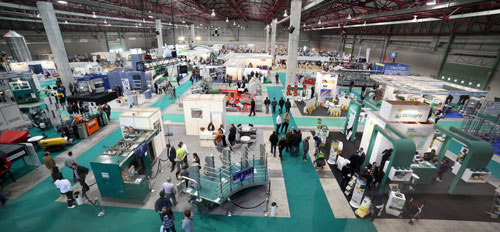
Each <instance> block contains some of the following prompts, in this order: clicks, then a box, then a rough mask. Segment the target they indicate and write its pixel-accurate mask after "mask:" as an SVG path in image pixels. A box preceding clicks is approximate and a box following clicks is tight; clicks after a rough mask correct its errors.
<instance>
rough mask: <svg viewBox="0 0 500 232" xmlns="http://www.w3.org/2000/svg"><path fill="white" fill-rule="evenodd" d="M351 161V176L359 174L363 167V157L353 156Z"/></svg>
mask: <svg viewBox="0 0 500 232" xmlns="http://www.w3.org/2000/svg"><path fill="white" fill-rule="evenodd" d="M349 161H351V163H350V167H351V175H354V173H357V172H358V170H359V167H360V166H361V157H360V156H358V154H352V155H351V157H350V158H349Z"/></svg>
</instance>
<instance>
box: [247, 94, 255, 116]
mask: <svg viewBox="0 0 500 232" xmlns="http://www.w3.org/2000/svg"><path fill="white" fill-rule="evenodd" d="M252 113H253V116H255V100H254V99H253V98H252V101H251V102H250V115H248V116H252Z"/></svg>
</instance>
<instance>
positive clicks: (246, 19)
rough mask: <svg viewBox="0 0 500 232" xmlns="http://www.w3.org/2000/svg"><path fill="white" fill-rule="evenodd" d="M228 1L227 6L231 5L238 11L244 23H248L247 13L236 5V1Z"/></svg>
mask: <svg viewBox="0 0 500 232" xmlns="http://www.w3.org/2000/svg"><path fill="white" fill-rule="evenodd" d="M226 1H227V4H229V5H230V6H231V7H232V8H233V9H234V10H236V12H237V13H238V15H239V16H240V17H241V18H242V19H243V20H244V21H248V18H247V16H246V15H245V12H243V10H241V8H240V7H239V6H238V4H236V2H234V0H226Z"/></svg>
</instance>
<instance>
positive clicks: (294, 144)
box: [291, 132, 302, 156]
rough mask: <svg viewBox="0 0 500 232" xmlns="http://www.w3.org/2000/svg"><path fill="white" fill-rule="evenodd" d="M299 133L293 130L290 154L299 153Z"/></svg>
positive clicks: (296, 154) (295, 154)
mask: <svg viewBox="0 0 500 232" xmlns="http://www.w3.org/2000/svg"><path fill="white" fill-rule="evenodd" d="M301 140H302V139H301V138H300V134H299V133H298V132H295V133H294V134H293V135H292V143H291V146H292V156H298V155H299V147H300V142H301Z"/></svg>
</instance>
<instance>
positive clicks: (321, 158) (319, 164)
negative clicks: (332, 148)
mask: <svg viewBox="0 0 500 232" xmlns="http://www.w3.org/2000/svg"><path fill="white" fill-rule="evenodd" d="M314 156H315V157H316V160H314V165H315V168H321V169H324V167H325V166H326V159H325V154H324V153H323V152H321V151H320V152H319V153H316V155H314Z"/></svg>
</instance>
